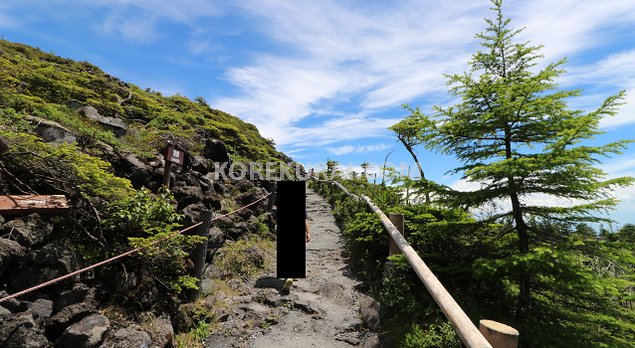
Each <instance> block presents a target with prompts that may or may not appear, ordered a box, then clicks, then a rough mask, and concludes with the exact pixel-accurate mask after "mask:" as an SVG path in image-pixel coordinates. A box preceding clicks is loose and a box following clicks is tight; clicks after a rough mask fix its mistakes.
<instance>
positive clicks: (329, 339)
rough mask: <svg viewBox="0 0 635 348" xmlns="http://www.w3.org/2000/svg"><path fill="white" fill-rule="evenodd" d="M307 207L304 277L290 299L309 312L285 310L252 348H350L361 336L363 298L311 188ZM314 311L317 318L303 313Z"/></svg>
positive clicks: (330, 222)
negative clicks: (309, 232) (361, 302)
mask: <svg viewBox="0 0 635 348" xmlns="http://www.w3.org/2000/svg"><path fill="white" fill-rule="evenodd" d="M306 205H307V213H308V216H309V226H310V230H311V241H310V242H309V243H308V244H307V278H305V279H299V280H298V281H297V282H295V283H294V286H293V288H292V289H291V294H292V295H296V296H297V298H298V299H297V300H296V301H295V302H296V303H301V304H305V305H308V307H309V310H306V309H305V310H304V311H303V310H291V311H289V312H288V313H287V314H285V315H284V316H282V317H281V318H280V320H279V322H278V324H276V325H273V326H271V330H270V331H268V332H266V333H264V335H261V336H258V337H256V338H255V339H254V340H253V341H252V342H251V344H250V346H251V347H254V348H269V347H276V348H286V347H289V348H291V347H293V348H296V347H324V348H329V347H333V348H339V347H351V346H352V345H357V344H358V343H359V341H360V338H361V336H362V335H363V330H362V329H361V326H362V323H361V319H360V315H359V303H360V301H362V300H364V299H365V298H367V296H366V295H364V294H362V293H359V292H358V291H357V290H355V287H356V286H357V285H358V284H359V281H357V280H355V279H353V278H351V277H350V276H349V275H348V274H349V267H348V263H347V258H345V257H344V256H342V255H345V253H344V252H343V251H344V242H343V240H342V236H341V231H340V229H339V228H338V227H337V225H336V224H335V219H334V218H333V214H332V212H331V208H330V206H329V204H328V202H327V201H326V200H325V199H324V198H322V197H320V196H318V195H317V194H316V193H315V192H313V191H312V190H310V189H307V202H306ZM297 307H298V306H297ZM303 309H304V308H303ZM312 310H314V311H315V312H316V313H307V312H311V311H312Z"/></svg>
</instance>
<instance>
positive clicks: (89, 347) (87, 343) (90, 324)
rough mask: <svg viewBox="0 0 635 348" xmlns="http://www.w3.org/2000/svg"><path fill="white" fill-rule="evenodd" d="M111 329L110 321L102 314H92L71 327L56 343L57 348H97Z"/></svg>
mask: <svg viewBox="0 0 635 348" xmlns="http://www.w3.org/2000/svg"><path fill="white" fill-rule="evenodd" d="M109 328H110V321H109V320H108V318H106V317H105V316H103V315H101V314H92V315H89V316H87V317H86V318H84V319H82V320H81V321H79V322H78V323H75V324H73V325H71V326H69V327H68V328H67V329H66V330H65V331H64V333H63V334H62V336H60V338H58V339H57V341H55V346H57V347H77V348H96V347H99V345H100V343H101V342H102V341H103V339H104V334H105V333H106V331H108V329H109Z"/></svg>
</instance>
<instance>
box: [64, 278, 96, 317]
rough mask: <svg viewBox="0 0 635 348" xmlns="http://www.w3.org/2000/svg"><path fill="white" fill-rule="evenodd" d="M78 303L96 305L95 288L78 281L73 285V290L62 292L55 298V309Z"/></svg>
mask: <svg viewBox="0 0 635 348" xmlns="http://www.w3.org/2000/svg"><path fill="white" fill-rule="evenodd" d="M77 303H85V304H88V305H89V306H90V305H92V306H96V305H97V302H96V301H95V288H91V287H89V286H88V285H86V284H84V283H77V284H75V285H73V288H72V289H71V290H67V291H64V292H62V293H61V294H60V295H59V296H58V297H57V299H55V306H54V308H55V311H56V312H58V311H60V310H61V309H63V308H65V307H68V306H70V305H74V304H77Z"/></svg>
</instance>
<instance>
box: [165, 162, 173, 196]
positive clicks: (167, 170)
mask: <svg viewBox="0 0 635 348" xmlns="http://www.w3.org/2000/svg"><path fill="white" fill-rule="evenodd" d="M171 173H172V162H170V161H167V160H166V161H165V167H163V186H165V188H166V189H169V188H170V174H171Z"/></svg>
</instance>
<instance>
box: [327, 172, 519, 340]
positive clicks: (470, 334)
mask: <svg viewBox="0 0 635 348" xmlns="http://www.w3.org/2000/svg"><path fill="white" fill-rule="evenodd" d="M320 181H321V180H320ZM326 182H329V183H331V184H332V185H334V186H336V187H338V188H339V189H340V190H342V192H344V193H345V194H346V195H347V196H349V197H351V198H353V199H355V200H358V201H363V202H365V203H366V204H367V205H368V207H369V208H370V209H371V210H372V211H373V212H374V213H375V214H376V215H377V216H378V217H379V218H380V219H381V223H382V225H383V226H384V228H385V229H386V230H387V231H388V233H389V235H390V237H391V239H392V241H393V242H394V244H396V246H397V247H398V248H399V250H400V251H401V252H402V253H403V255H404V257H405V258H406V260H408V262H409V263H410V266H412V268H413V270H414V271H415V272H416V273H417V276H418V277H419V279H421V282H422V283H423V285H424V286H425V287H426V289H428V292H429V293H430V295H431V296H432V298H433V299H434V301H435V302H436V303H437V305H438V306H439V308H441V311H442V312H443V314H444V315H445V317H446V318H447V319H448V320H449V321H450V324H451V325H452V327H453V328H454V331H455V332H456V334H457V335H458V336H459V338H460V339H461V341H462V342H463V344H464V345H465V346H466V347H468V348H486V347H492V348H516V347H517V346H518V336H519V333H518V331H517V330H516V329H514V328H512V327H510V326H507V325H505V324H502V323H498V322H495V321H492V320H481V321H480V322H479V324H480V325H479V326H480V330H479V329H477V328H476V326H475V325H474V323H473V322H472V320H471V319H470V318H469V317H468V316H467V314H465V312H464V311H463V309H462V308H461V306H459V304H458V303H457V302H456V301H455V300H454V298H453V297H452V295H450V293H449V292H448V291H447V290H446V289H445V287H444V286H443V284H441V282H440V281H439V279H437V277H436V276H435V275H434V273H432V271H431V270H430V268H429V267H428V266H427V265H426V263H425V262H423V260H422V259H421V257H420V256H419V255H418V254H417V252H416V251H415V250H414V249H413V248H412V246H411V245H410V244H409V243H408V241H406V238H404V236H403V234H402V232H403V231H399V229H398V228H397V227H396V226H395V225H394V224H393V223H392V222H391V220H390V219H389V218H388V217H387V216H386V215H385V214H384V213H383V212H382V211H381V209H379V207H377V206H376V205H375V204H374V203H373V202H372V201H371V200H370V198H368V197H367V196H364V195H362V196H357V195H355V194H352V193H351V192H350V191H349V190H348V189H346V187H344V186H343V185H342V184H340V183H339V182H336V181H326ZM396 220H399V218H397V219H396ZM401 220H402V221H403V217H402V218H401ZM402 226H403V225H402ZM393 247H394V246H393Z"/></svg>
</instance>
